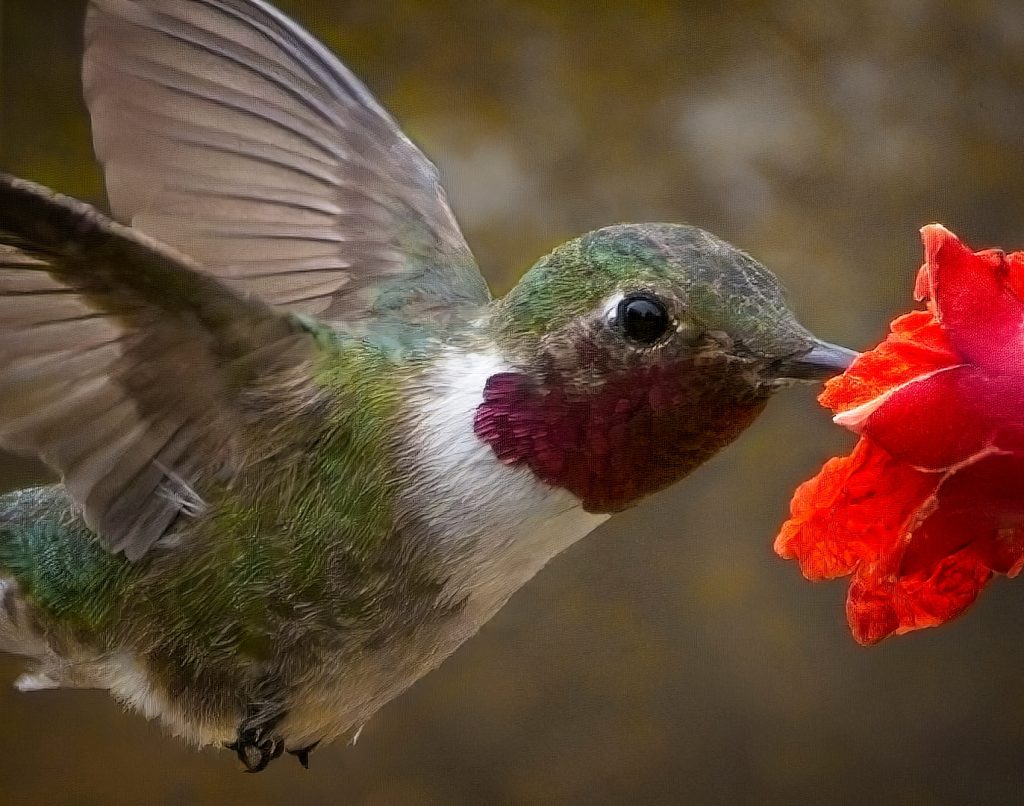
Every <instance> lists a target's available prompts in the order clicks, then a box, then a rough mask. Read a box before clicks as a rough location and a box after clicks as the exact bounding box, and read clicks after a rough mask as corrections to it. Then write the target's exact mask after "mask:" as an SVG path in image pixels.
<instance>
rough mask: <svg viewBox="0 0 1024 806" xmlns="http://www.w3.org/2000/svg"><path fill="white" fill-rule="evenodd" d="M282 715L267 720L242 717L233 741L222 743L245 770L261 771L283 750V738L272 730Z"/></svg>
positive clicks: (264, 718) (261, 717)
mask: <svg viewBox="0 0 1024 806" xmlns="http://www.w3.org/2000/svg"><path fill="white" fill-rule="evenodd" d="M282 716H284V714H283V713H282V714H278V715H276V716H275V717H274V718H272V719H269V720H268V719H267V718H266V717H265V716H260V717H250V718H248V719H244V720H242V723H241V724H240V725H239V726H238V737H237V738H236V739H235V741H233V742H231V743H229V744H225V745H224V746H225V747H226V748H227V749H228V750H234V751H235V755H237V756H238V760H239V761H241V762H242V764H243V765H245V771H246V772H262V771H263V770H265V769H266V768H267V765H268V764H270V762H271V761H273V760H274V759H275V758H279V757H280V756H281V754H282V753H283V752H284V739H283V738H282V737H281V736H279V735H277V734H276V733H275V732H274V729H275V728H276V727H277V724H278V722H280V721H281V717H282ZM310 749H312V748H310Z"/></svg>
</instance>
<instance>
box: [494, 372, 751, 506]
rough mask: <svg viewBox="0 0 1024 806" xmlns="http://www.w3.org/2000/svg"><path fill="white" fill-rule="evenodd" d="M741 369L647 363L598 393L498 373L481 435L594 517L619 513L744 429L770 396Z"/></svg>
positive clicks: (503, 455) (513, 462)
mask: <svg viewBox="0 0 1024 806" xmlns="http://www.w3.org/2000/svg"><path fill="white" fill-rule="evenodd" d="M737 380H738V379H736V378H735V372H734V371H733V372H730V371H729V367H727V366H726V365H724V364H723V365H722V366H721V367H720V368H718V369H716V368H715V367H709V366H707V365H704V366H699V367H698V366H694V365H693V364H685V365H683V366H678V365H676V366H671V367H662V366H658V367H647V368H642V369H634V370H632V371H630V372H628V373H624V374H623V375H622V376H621V377H617V378H616V377H613V378H611V379H608V380H605V381H604V382H602V383H601V384H600V385H599V386H597V387H593V388H592V387H583V388H579V387H574V386H569V385H566V384H561V385H559V384H555V385H551V384H546V385H544V386H540V385H539V384H538V383H537V382H536V381H535V380H534V379H533V378H532V377H530V376H528V375H525V374H522V373H518V372H503V373H499V374H497V375H492V376H491V377H490V378H488V380H487V384H486V386H485V388H484V400H483V403H481V404H480V406H479V407H478V408H477V411H476V417H475V420H474V430H475V432H476V434H477V436H478V437H480V439H482V440H483V441H484V442H486V443H487V444H488V445H490V446H491V447H492V448H493V450H494V452H495V454H496V455H497V456H498V458H499V459H500V460H501V461H502V462H504V463H506V464H509V465H521V464H525V465H527V466H528V467H529V468H530V469H531V470H532V471H533V472H534V473H535V474H536V475H537V476H538V478H540V479H541V480H543V481H545V482H547V483H548V484H551V485H553V486H556V487H562V488H564V489H566V490H568V491H569V492H571V493H573V494H574V495H576V496H577V497H578V498H579V499H580V500H581V501H582V502H583V506H584V508H585V509H586V510H587V511H589V512H616V511H619V510H622V509H625V508H627V507H629V506H630V505H632V504H634V503H635V502H636V501H638V500H639V499H641V498H643V497H644V496H646V495H649V494H651V493H653V492H656V491H658V490H660V489H662V488H664V487H667V486H668V485H670V484H672V483H673V482H675V481H678V480H679V479H681V478H682V477H683V476H685V475H687V474H688V473H689V472H690V471H692V470H693V469H694V468H696V467H697V466H698V465H700V464H701V463H703V462H704V461H706V460H707V459H709V458H710V457H711V456H712V455H713V454H714V453H716V452H717V451H718V450H720V449H721V448H723V447H724V446H725V445H727V444H728V443H729V442H731V441H732V440H733V439H735V438H736V437H737V436H738V435H739V434H740V432H741V431H743V430H744V429H745V428H746V427H747V426H748V425H750V423H751V422H752V421H753V420H754V418H755V417H756V416H757V415H758V414H759V413H760V412H761V410H762V409H763V408H764V405H765V403H766V401H767V398H766V397H765V396H764V395H762V394H759V393H757V392H756V391H755V390H754V389H753V388H752V387H751V386H750V385H749V384H748V383H747V382H746V381H744V380H740V381H739V383H740V384H741V385H742V387H741V388H737Z"/></svg>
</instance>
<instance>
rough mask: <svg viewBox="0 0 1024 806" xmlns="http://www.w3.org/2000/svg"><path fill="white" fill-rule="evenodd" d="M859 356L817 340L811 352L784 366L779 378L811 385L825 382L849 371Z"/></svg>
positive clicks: (843, 348) (856, 353)
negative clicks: (805, 382)
mask: <svg viewBox="0 0 1024 806" xmlns="http://www.w3.org/2000/svg"><path fill="white" fill-rule="evenodd" d="M859 355H860V353H858V352H856V351H855V350H850V349H847V348H846V347H840V346H839V345H838V344H830V343H829V342H827V341H818V340H815V342H814V345H813V346H812V347H811V349H810V350H808V351H807V352H806V353H804V354H803V355H802V356H800V357H799V358H793V359H790V360H789V361H786V362H785V363H784V364H783V365H782V367H781V368H780V373H779V377H780V379H786V380H794V381H807V382H811V383H815V382H818V381H825V380H828V379H829V378H832V377H834V376H836V375H839V374H840V373H842V372H844V371H846V370H847V369H849V367H850V365H851V364H853V362H854V361H855V360H856V359H857V357H858V356H859Z"/></svg>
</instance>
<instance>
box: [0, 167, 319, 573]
mask: <svg viewBox="0 0 1024 806" xmlns="http://www.w3.org/2000/svg"><path fill="white" fill-rule="evenodd" d="M313 349H314V348H313V346H312V340H311V338H310V336H309V335H308V334H307V333H306V332H305V331H304V330H302V328H301V327H300V326H299V325H298V324H297V323H296V322H295V320H294V319H293V318H292V317H291V316H289V315H288V314H284V313H281V312H278V311H276V310H274V309H273V308H270V307H269V306H267V305H266V304H264V303H262V302H260V301H258V300H255V299H249V300H247V299H243V298H241V297H239V296H238V295H236V294H235V292H233V291H231V290H230V289H228V288H227V287H226V286H224V285H222V284H221V283H220V282H218V281H217V280H215V279H214V278H212V277H210V276H209V275H205V274H202V273H201V272H200V271H198V270H197V267H195V266H194V265H192V264H190V263H189V261H188V260H187V259H186V258H184V257H181V256H178V255H175V254H174V253H173V252H171V251H170V250H167V249H165V248H163V247H162V246H160V245H157V244H155V243H152V242H150V241H148V239H144V238H142V237H140V236H139V235H137V234H136V233H134V232H133V231H132V230H129V229H127V228H125V227H122V226H120V225H118V224H115V223H113V222H112V221H109V220H108V219H106V218H104V217H103V216H101V215H100V214H99V213H97V212H96V211H95V210H93V209H92V208H90V207H88V206H87V205H84V204H81V203H79V202H75V201H73V200H70V199H67V198H64V197H59V196H55V195H53V194H51V193H49V191H46V190H45V189H43V188H40V187H38V186H36V185H32V184H30V183H27V182H22V181H20V180H17V179H13V178H11V177H7V176H3V175H0V447H3V448H7V449H10V450H14V451H18V452H22V453H29V454H33V455H35V456H38V457H39V458H41V459H42V460H43V461H45V462H46V463H47V464H49V465H50V466H51V467H52V468H54V469H55V470H57V471H58V472H59V473H60V474H61V476H62V477H63V481H64V484H65V486H66V487H67V489H68V491H69V493H70V494H71V496H72V497H73V498H74V499H75V500H76V501H77V502H78V504H79V505H80V506H81V508H82V510H83V513H84V516H85V520H86V522H87V523H88V524H89V526H90V527H91V528H92V529H94V530H95V531H96V532H97V534H98V535H99V536H100V538H101V539H102V540H103V541H104V543H105V544H106V545H107V546H108V547H109V548H110V550H111V551H114V552H117V551H124V552H125V554H126V555H127V556H128V558H129V559H136V558H138V557H139V556H141V555H142V554H143V553H144V552H145V551H146V550H147V549H148V548H149V547H151V546H152V545H153V544H154V543H155V542H156V541H157V540H158V539H159V538H160V537H161V536H162V535H163V534H164V533H165V532H167V531H168V529H169V528H171V526H172V524H173V523H174V521H175V520H176V519H177V518H178V517H179V515H186V516H187V515H194V514H196V512H197V511H198V510H199V509H201V507H202V506H203V504H202V500H201V497H200V496H201V494H202V491H203V489H204V488H208V486H209V485H210V484H211V483H219V484H229V483H230V481H231V479H232V477H233V475H234V474H235V473H236V472H237V471H238V470H239V469H240V468H241V466H242V465H243V463H244V462H245V459H246V456H245V451H244V450H243V445H242V444H241V442H240V440H239V433H240V429H241V428H243V427H244V426H245V424H247V423H251V422H253V421H254V420H255V419H257V418H258V414H259V413H258V412H257V411H254V410H253V408H254V407H252V406H249V407H247V406H246V405H245V400H246V398H245V395H246V394H247V393H251V392H253V391H254V390H261V389H263V387H264V386H272V387H273V388H281V382H282V380H283V379H285V378H293V379H294V378H296V377H298V378H299V379H300V382H301V379H302V378H303V377H304V375H303V372H304V368H305V366H306V363H305V362H307V361H308V360H309V358H310V356H311V354H312V351H313Z"/></svg>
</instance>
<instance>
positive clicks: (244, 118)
mask: <svg viewBox="0 0 1024 806" xmlns="http://www.w3.org/2000/svg"><path fill="white" fill-rule="evenodd" d="M84 80H85V96H86V100H87V102H88V105H89V111H90V112H91V113H92V119H93V138H94V141H95V146H96V153H97V155H98V157H99V159H100V161H101V162H102V163H103V165H104V167H105V171H106V183H107V191H108V193H109V196H110V203H111V206H112V208H113V212H114V215H115V217H116V218H118V219H119V220H121V221H123V222H126V223H131V224H132V225H133V226H135V227H138V228H139V229H141V230H143V231H145V232H147V233H148V234H150V235H152V236H154V237H155V238H157V239H159V240H161V241H164V242H165V243H168V244H170V245H172V246H174V247H175V248H177V249H179V250H180V251H182V252H184V253H186V254H188V255H189V256H191V257H193V258H195V259H196V260H197V261H198V262H199V263H201V264H203V266H204V267H205V268H206V269H207V270H209V271H210V272H212V273H213V274H215V275H216V276H217V277H219V278H220V279H222V280H223V281H224V282H225V283H227V284H229V285H231V286H233V287H234V288H236V289H239V290H244V291H247V292H252V293H255V294H257V295H258V296H260V297H262V298H263V299H265V300H266V301H267V302H269V303H272V304H274V305H281V306H285V307H287V308H290V309H292V310H296V311H300V312H303V313H307V314H312V315H316V316H319V317H321V318H324V319H328V320H333V321H354V320H358V319H363V318H367V317H386V316H389V315H391V316H395V317H396V318H398V319H401V320H406V321H415V320H417V319H422V318H424V317H426V316H430V317H431V318H434V317H437V316H443V315H446V314H448V313H456V314H457V309H458V308H460V307H461V306H465V307H466V308H467V309H468V308H475V307H476V306H479V305H481V304H486V303H487V302H488V300H489V299H490V295H489V293H488V291H487V286H486V283H485V282H484V280H483V277H482V276H481V275H480V272H479V271H478V269H477V268H476V264H475V262H474V259H473V256H472V253H471V252H470V250H469V247H468V246H467V245H466V242H465V240H464V238H463V237H462V234H461V232H460V231H459V227H458V224H457V223H456V222H455V218H454V216H453V215H452V212H451V210H450V209H449V207H448V204H447V202H446V200H445V195H444V191H443V190H442V188H441V186H440V184H439V182H438V176H437V171H436V169H435V168H434V166H433V165H432V164H431V163H430V162H429V161H428V160H427V159H426V157H424V156H423V154H422V153H421V152H420V151H419V149H417V148H416V146H414V145H413V144H412V143H411V142H410V141H409V140H408V139H407V138H406V137H405V136H404V135H403V134H402V133H401V131H399V129H398V127H397V125H396V124H395V122H394V121H393V120H392V119H391V117H390V116H389V115H388V114H387V113H386V112H385V111H384V110H383V109H382V108H381V107H380V106H379V105H378V104H377V102H376V101H375V100H374V99H373V97H372V96H371V95H370V94H369V92H368V91H367V89H366V88H365V87H364V86H363V85H362V84H361V83H360V82H359V81H358V79H356V78H355V77H354V76H353V75H352V74H351V73H350V72H349V71H348V70H347V69H346V68H345V67H344V66H343V65H342V64H341V63H340V62H339V61H338V60H337V59H335V58H334V57H333V56H332V55H331V54H330V53H329V52H328V51H327V50H326V49H325V48H324V47H323V46H322V45H321V44H320V43H318V42H317V41H316V40H314V39H313V38H312V37H311V36H310V35H309V34H307V33H306V32H305V31H303V30H302V29H301V28H300V27H299V26H298V25H296V24H295V23H294V22H292V21H291V20H289V19H288V18H287V17H285V16H284V15H283V14H281V13H280V12H279V11H277V10H275V9H274V8H272V7H271V6H270V5H268V4H267V3H265V2H263V1H262V0H92V2H90V5H89V16H88V20H87V23H86V52H85V65H84Z"/></svg>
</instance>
